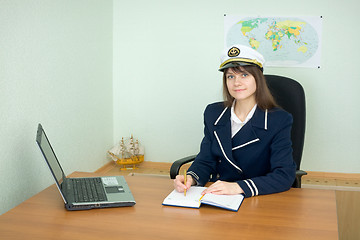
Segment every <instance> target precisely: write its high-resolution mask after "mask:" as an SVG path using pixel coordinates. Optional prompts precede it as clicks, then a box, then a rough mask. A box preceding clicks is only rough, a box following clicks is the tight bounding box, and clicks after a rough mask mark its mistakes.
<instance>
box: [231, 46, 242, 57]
mask: <svg viewBox="0 0 360 240" xmlns="http://www.w3.org/2000/svg"><path fill="white" fill-rule="evenodd" d="M239 54H240V49H238V48H237V47H232V48H230V49H229V51H228V56H229V57H237V56H239Z"/></svg>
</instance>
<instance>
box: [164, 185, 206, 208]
mask: <svg viewBox="0 0 360 240" xmlns="http://www.w3.org/2000/svg"><path fill="white" fill-rule="evenodd" d="M205 189H206V188H205V187H191V188H190V189H188V190H187V191H186V196H184V193H183V192H182V193H180V192H178V191H176V190H173V191H172V192H171V193H170V194H169V195H168V196H167V197H166V198H165V199H164V201H163V204H164V205H170V206H180V207H191V208H199V207H200V201H199V200H200V198H201V196H202V195H201V193H202V191H204V190H205Z"/></svg>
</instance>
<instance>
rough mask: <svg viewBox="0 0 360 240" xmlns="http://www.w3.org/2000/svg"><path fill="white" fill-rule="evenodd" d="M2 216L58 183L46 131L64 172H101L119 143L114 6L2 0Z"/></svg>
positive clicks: (60, 0) (86, 1)
mask: <svg viewBox="0 0 360 240" xmlns="http://www.w3.org/2000/svg"><path fill="white" fill-rule="evenodd" d="M0 23H1V24H0V146H1V147H0V149H1V150H0V214H2V213H4V212H5V211H7V210H9V209H11V208H12V207H14V206H16V205H17V204H19V203H20V202H22V201H23V200H25V199H27V198H29V197H31V196H32V195H34V194H35V193H37V192H39V191H40V190H42V189H43V188H45V187H47V186H49V185H50V184H53V183H54V181H53V179H52V178H51V175H50V172H49V169H48V168H47V167H46V164H45V161H44V159H43V157H42V155H41V153H40V150H39V149H38V147H37V145H36V142H35V135H36V130H37V124H38V123H39V122H41V123H42V124H43V127H44V128H45V130H46V132H47V135H48V137H49V138H50V141H51V142H52V144H53V147H54V148H55V152H56V154H57V156H58V158H59V159H60V161H61V163H62V165H63V168H64V171H65V172H66V173H68V174H70V173H71V172H73V171H75V170H80V171H94V170H96V169H98V168H99V167H101V166H103V165H104V164H105V163H106V157H105V155H106V150H107V149H109V148H110V147H111V146H112V144H113V126H112V125H113V116H112V109H113V106H112V1H100V0H99V1H95V0H91V1H90V0H77V1H70V0H66V1H64V0H53V1H47V0H31V1H23V0H11V1H10V0H9V1H4V0H0Z"/></svg>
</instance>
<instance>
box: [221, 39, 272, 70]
mask: <svg viewBox="0 0 360 240" xmlns="http://www.w3.org/2000/svg"><path fill="white" fill-rule="evenodd" d="M220 60H221V65H220V68H219V71H221V72H223V71H224V70H225V69H226V68H232V67H239V66H248V65H256V66H258V67H259V68H260V69H261V70H263V66H264V63H265V59H264V57H263V55H261V54H260V53H259V52H258V51H256V50H254V49H252V48H251V47H248V46H244V45H233V46H230V47H228V48H226V49H225V50H224V51H223V53H222V54H221V58H220Z"/></svg>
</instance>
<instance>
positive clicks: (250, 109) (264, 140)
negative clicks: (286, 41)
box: [174, 45, 296, 197]
mask: <svg viewBox="0 0 360 240" xmlns="http://www.w3.org/2000/svg"><path fill="white" fill-rule="evenodd" d="M221 62H222V63H221V65H220V69H219V70H220V71H223V72H224V74H223V88H224V99H225V101H224V102H220V103H214V104H210V105H208V106H207V108H206V109H205V112H204V124H205V129H204V135H205V136H204V138H203V140H202V142H201V147H200V153H199V154H198V155H197V157H196V158H195V161H194V162H193V164H192V165H191V166H190V168H189V169H188V171H187V181H186V185H185V184H184V176H182V175H178V176H177V177H176V179H175V180H174V187H175V189H176V190H177V191H179V192H183V191H184V190H185V189H189V188H190V187H191V186H192V185H199V186H203V185H205V184H206V183H207V182H209V181H210V182H215V183H214V184H212V185H211V186H210V187H208V188H207V189H206V190H205V191H204V192H203V194H206V193H214V194H244V195H245V197H252V196H256V195H263V194H270V193H276V192H282V191H286V190H288V189H289V188H290V187H291V185H292V184H293V182H294V179H295V169H296V167H295V163H294V161H293V158H292V147H291V139H290V134H291V133H290V132H291V126H292V116H291V115H290V114H289V113H287V112H285V111H284V110H282V109H280V108H278V107H277V106H276V103H275V101H274V99H273V97H272V96H271V93H270V91H269V89H268V87H267V85H266V81H265V77H264V75H263V72H262V71H263V64H264V58H263V56H262V55H261V54H260V53H258V52H257V51H255V50H253V49H252V48H249V47H246V46H242V45H235V46H232V47H230V48H229V49H226V50H225V51H224V53H223V55H222V58H221Z"/></svg>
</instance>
